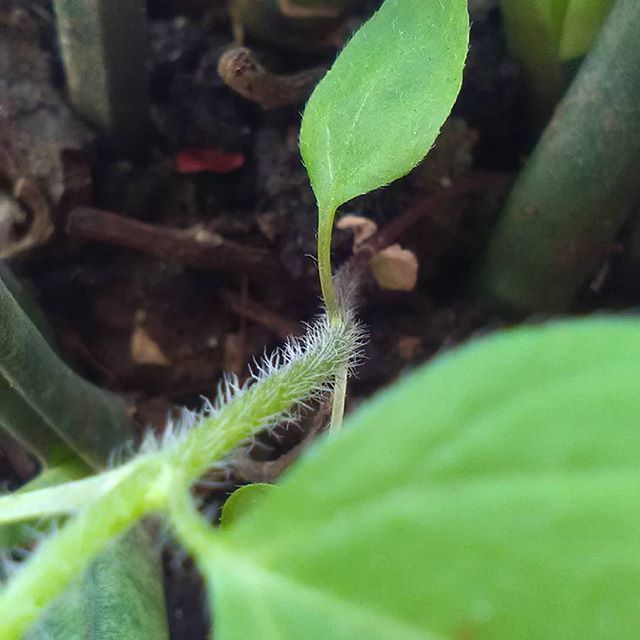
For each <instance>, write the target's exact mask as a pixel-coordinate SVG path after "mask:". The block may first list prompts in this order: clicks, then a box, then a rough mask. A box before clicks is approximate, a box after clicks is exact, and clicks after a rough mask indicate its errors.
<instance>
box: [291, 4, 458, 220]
mask: <svg viewBox="0 0 640 640" xmlns="http://www.w3.org/2000/svg"><path fill="white" fill-rule="evenodd" d="M468 38H469V19H468V15H467V3H466V0H448V1H447V2H442V1H441V0H386V2H384V4H383V5H382V8H381V9H380V10H379V11H378V12H377V13H376V14H375V15H374V16H373V17H372V18H371V19H370V20H369V21H368V22H367V23H366V24H365V25H364V26H363V27H362V28H361V29H360V30H359V31H358V32H357V33H356V34H355V36H354V37H353V39H352V40H351V42H349V44H348V45H347V46H346V48H345V49H344V51H342V53H341V54H340V56H339V57H338V59H337V60H336V62H335V64H334V65H333V67H332V68H331V70H330V71H329V72H328V73H327V75H326V76H325V77H324V79H323V80H322V82H320V84H319V85H318V87H317V88H316V90H315V91H314V93H313V95H312V96H311V99H310V100H309V103H308V104H307V107H306V109H305V113H304V118H303V121H302V129H301V132H300V147H301V152H302V156H303V158H304V161H305V164H306V166H307V170H308V172H309V177H310V178H311V184H312V185H313V189H314V191H315V193H316V197H317V199H318V204H319V206H320V209H321V210H322V211H329V210H335V208H336V207H338V206H340V205H341V204H343V203H345V202H347V201H348V200H351V199H352V198H354V197H356V196H358V195H361V194H363V193H367V192H368V191H372V190H373V189H376V188H378V187H381V186H383V185H385V184H388V183H389V182H391V181H393V180H395V179H397V178H400V177H401V176H403V175H405V174H407V173H408V172H409V171H410V170H411V169H412V168H413V167H414V166H415V165H416V164H418V162H420V161H421V160H422V159H423V158H424V156H425V155H426V154H427V152H428V151H429V149H430V148H431V145H433V143H434V141H435V139H436V136H437V135H438V132H439V131H440V127H441V126H442V124H443V122H444V121H445V119H446V117H447V116H448V115H449V112H450V111H451V107H452V106H453V103H454V101H455V99H456V97H457V95H458V92H459V91H460V86H461V84H462V69H463V66H464V61H465V57H466V54H467V46H468Z"/></svg>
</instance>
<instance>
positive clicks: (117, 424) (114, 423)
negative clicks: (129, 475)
mask: <svg viewBox="0 0 640 640" xmlns="http://www.w3.org/2000/svg"><path fill="white" fill-rule="evenodd" d="M0 426H2V427H4V428H5V429H6V430H8V431H9V432H10V433H11V434H12V435H13V436H14V437H16V438H17V439H18V440H20V441H21V442H22V443H23V444H24V445H25V446H27V447H28V448H30V449H31V450H32V451H34V452H35V453H36V454H37V455H38V456H39V457H40V459H41V460H42V461H43V462H44V463H45V464H51V465H56V464H61V463H62V464H64V463H67V462H68V461H69V460H71V459H72V458H73V457H75V456H78V457H80V458H81V459H82V460H83V461H84V462H85V463H86V464H88V465H89V466H92V467H100V466H104V465H105V464H106V463H107V461H108V459H109V456H110V455H111V454H112V452H113V450H114V448H115V447H117V446H119V445H122V443H124V442H126V441H127V440H128V439H129V438H130V437H131V432H130V430H129V419H128V417H127V415H126V414H125V411H124V408H123V406H122V405H121V403H120V402H119V400H117V399H116V397H115V396H112V395H111V394H109V393H107V392H105V391H102V390H101V389H98V388H97V387H95V386H94V385H92V384H90V383H89V382H87V381H86V380H83V379H82V378H80V377H79V376H78V375H77V374H75V373H74V372H73V371H72V370H71V369H70V368H69V367H68V366H67V365H66V364H65V363H64V362H62V360H60V358H59V357H58V355H57V354H56V353H55V352H54V351H53V350H52V348H51V347H50V345H49V344H48V343H47V341H46V340H45V339H44V338H43V336H42V334H41V333H40V331H38V329H36V327H35V326H34V324H33V323H32V322H31V320H30V319H29V317H28V316H27V314H26V313H25V311H24V310H23V308H22V307H21V306H20V304H18V302H17V301H16V299H15V298H14V296H13V295H12V294H11V292H10V291H9V289H8V288H7V286H6V285H5V283H4V281H3V280H2V278H1V277H0Z"/></svg>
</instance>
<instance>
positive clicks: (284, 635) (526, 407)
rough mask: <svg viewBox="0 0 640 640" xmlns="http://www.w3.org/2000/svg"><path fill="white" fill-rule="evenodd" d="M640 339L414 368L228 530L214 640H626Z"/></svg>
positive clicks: (586, 324)
mask: <svg viewBox="0 0 640 640" xmlns="http://www.w3.org/2000/svg"><path fill="white" fill-rule="evenodd" d="M639 421H640V323H638V322H637V321H633V320H604V319H600V320H589V321H580V322H573V323H563V324H557V325H553V326H548V327H540V328H529V329H522V330H517V331H512V332H508V333H505V334H502V335H499V336H496V337H493V338H490V339H486V340H483V341H480V342H478V343H476V344H473V345H472V346H469V347H466V348H464V349H462V350H460V351H457V352H455V353H453V354H450V355H448V356H446V357H444V358H442V359H440V360H439V361H438V362H436V363H434V364H432V365H430V366H428V367H426V368H424V369H423V370H421V371H420V372H418V373H417V374H415V375H413V376H412V377H410V378H409V379H407V380H405V381H404V382H403V383H402V384H400V385H398V386H396V387H394V388H393V389H391V390H389V391H387V392H385V393H384V394H382V395H380V396H379V397H378V399H377V400H375V401H374V402H371V403H370V404H368V405H367V406H366V407H365V408H364V409H363V410H361V411H360V412H359V413H357V414H356V415H355V416H354V417H353V418H352V419H351V421H350V424H349V426H348V428H346V431H345V432H344V434H343V435H342V436H341V437H340V438H337V439H335V440H332V441H328V442H325V443H324V444H323V445H321V446H319V447H317V448H315V449H314V450H313V451H312V452H311V453H310V454H309V455H308V456H307V457H306V459H304V460H303V461H302V462H301V463H300V464H299V465H298V466H297V467H296V468H295V469H294V470H293V472H291V473H290V474H289V475H288V477H287V478H286V479H285V481H284V482H283V483H282V486H281V488H280V490H279V491H274V492H271V494H270V495H268V496H265V499H264V502H262V503H261V504H260V505H257V507H256V508H255V509H254V510H252V511H251V512H249V513H247V514H246V515H245V517H243V518H241V519H239V520H238V521H237V523H234V525H232V526H231V527H229V529H227V530H226V531H223V532H222V534H221V535H222V537H221V543H222V548H217V550H216V552H215V553H212V555H211V557H210V562H209V563H207V566H206V567H205V569H206V571H207V574H208V577H209V579H210V584H211V585H212V586H213V596H212V600H213V604H214V606H215V622H216V635H215V638H216V640H241V639H242V640H244V639H246V638H252V640H267V639H269V640H272V639H276V638H277V639H278V640H299V639H300V638H305V640H326V639H327V638H331V639H332V640H347V639H348V640H360V639H361V640H408V639H416V640H418V639H427V638H449V639H451V640H454V639H460V638H473V639H474V640H489V639H490V640H514V639H515V638H518V639H519V640H521V639H531V640H534V639H535V640H545V639H548V640H584V639H585V638H589V640H605V639H607V640H609V639H611V638H615V639H616V640H635V639H636V638H637V637H638V629H640V603H638V587H639V585H640V425H639Z"/></svg>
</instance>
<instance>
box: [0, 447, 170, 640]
mask: <svg viewBox="0 0 640 640" xmlns="http://www.w3.org/2000/svg"><path fill="white" fill-rule="evenodd" d="M146 462H147V463H148V464H141V463H140V462H138V464H140V467H139V470H138V473H136V474H135V475H134V476H133V477H131V478H130V479H129V481H128V482H127V483H126V488H125V484H124V483H123V485H122V487H121V490H119V491H113V492H111V493H109V494H108V495H107V496H105V497H104V498H102V499H101V500H99V501H97V502H96V503H94V504H93V505H92V506H90V507H89V508H87V509H86V510H85V511H83V512H82V513H81V514H79V515H78V516H76V518H74V519H73V520H72V521H71V522H69V523H68V524H67V525H66V526H65V527H64V528H63V529H62V530H61V531H60V532H59V533H58V534H57V535H55V536H53V537H52V538H50V539H48V540H46V541H45V542H43V543H42V545H41V546H40V548H39V549H38V551H37V552H36V555H35V556H34V557H33V559H32V560H31V561H30V562H28V563H27V564H26V566H25V567H24V568H23V569H22V570H21V571H20V572H19V573H18V574H17V575H16V576H15V578H14V579H13V580H12V581H11V582H10V583H9V585H8V586H7V587H6V589H4V590H3V591H2V592H1V593H0V637H2V639H3V640H21V638H22V636H23V634H24V633H25V631H26V630H27V628H28V627H29V626H30V625H31V624H32V623H33V622H34V621H35V620H36V619H37V618H38V617H39V616H40V615H41V614H42V612H43V611H44V609H45V608H46V607H47V606H48V605H49V604H50V603H51V602H52V601H53V599H54V598H55V597H57V596H58V595H59V594H60V593H62V591H63V590H64V589H65V588H66V586H67V585H68V584H69V583H70V582H71V581H72V580H73V579H74V578H75V577H76V576H78V575H79V574H80V573H81V572H82V571H83V570H84V569H86V568H87V566H88V565H89V563H90V562H91V560H93V559H94V558H95V557H96V556H97V555H98V554H99V553H100V552H101V551H102V550H103V549H104V548H105V546H106V545H107V543H108V542H109V540H111V539H112V538H114V537H115V536H117V535H118V534H120V533H122V532H123V531H124V530H125V529H127V528H128V527H130V526H131V525H132V524H133V523H135V522H136V521H137V520H139V519H140V518H142V517H143V516H144V515H146V514H148V513H150V512H151V511H155V510H157V509H160V508H161V507H162V506H163V505H164V504H165V501H166V496H167V495H168V493H169V491H170V487H169V486H168V485H167V481H168V479H169V476H168V474H167V473H166V465H165V464H164V461H156V459H154V458H148V459H147V460H146ZM156 462H158V463H159V464H156Z"/></svg>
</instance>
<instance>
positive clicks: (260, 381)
mask: <svg viewBox="0 0 640 640" xmlns="http://www.w3.org/2000/svg"><path fill="white" fill-rule="evenodd" d="M358 343H359V332H358V328H357V326H356V325H355V324H354V323H353V322H352V320H351V317H350V314H346V315H340V316H336V317H335V318H334V319H333V321H329V320H328V319H327V318H324V317H323V318H322V319H321V320H319V321H318V322H317V323H316V324H314V325H312V326H311V327H310V328H309V331H308V333H307V335H306V336H305V337H304V338H303V339H298V340H291V341H290V342H289V344H288V345H287V347H286V348H285V349H284V350H282V351H281V352H277V353H276V354H275V355H274V356H272V357H271V358H269V359H267V361H266V362H265V363H264V364H263V365H259V366H258V372H257V375H256V380H255V383H254V384H252V385H250V386H248V387H245V388H242V389H235V388H234V387H233V385H228V386H227V388H226V389H225V390H224V397H223V398H222V404H221V406H220V407H217V408H216V407H214V408H213V409H212V411H211V412H210V414H209V415H208V416H207V417H205V418H204V419H203V420H202V421H201V422H200V423H199V424H198V425H197V426H195V427H194V428H193V429H192V430H191V431H188V432H185V433H181V432H180V431H178V432H177V433H175V434H172V435H170V436H168V437H167V438H166V439H165V440H164V441H163V442H162V443H161V445H160V446H159V448H157V450H155V451H153V450H152V451H149V452H148V453H146V454H144V455H141V456H139V457H137V458H134V459H133V460H132V461H131V462H129V463H127V465H124V466H123V467H122V469H125V468H126V467H127V466H131V467H132V468H131V470H130V471H129V472H127V473H123V479H122V481H121V482H120V483H118V484H117V485H116V486H115V487H113V488H112V489H111V491H110V492H109V493H107V494H106V495H103V496H102V497H100V498H99V499H97V500H96V501H95V502H94V503H93V504H92V505H91V506H90V507H88V508H87V509H85V510H84V511H82V512H81V513H80V514H79V515H77V516H76V517H75V518H74V519H72V520H71V521H70V522H69V523H68V524H67V525H65V527H64V528H63V529H62V530H61V531H60V533H59V534H57V535H54V536H53V537H51V538H50V539H48V540H46V541H44V542H43V544H42V545H41V546H40V548H39V549H38V551H37V552H36V553H35V554H34V556H33V557H32V558H31V559H30V561H29V562H28V563H27V564H26V566H25V567H24V568H23V569H22V570H21V571H20V572H19V573H18V574H17V575H16V576H15V577H14V579H13V580H12V581H11V582H10V583H9V585H8V586H7V587H6V588H5V589H4V590H3V591H1V592H0V637H2V639H3V640H20V638H22V635H23V634H24V632H25V631H26V630H27V628H28V627H29V626H30V624H31V623H33V622H34V621H35V619H36V618H38V616H39V615H40V614H41V613H42V611H43V609H44V608H45V607H46V606H47V605H49V604H50V603H51V602H52V601H53V599H54V598H55V597H56V596H58V595H59V594H60V593H61V592H62V591H63V590H64V589H65V588H66V587H67V585H68V584H69V583H70V581H71V580H73V579H74V578H75V577H76V576H78V575H79V574H80V573H81V572H82V571H83V570H84V569H85V568H86V567H87V566H88V564H89V563H90V562H91V560H92V559H93V558H94V557H95V556H96V555H97V554H98V553H100V552H101V551H102V550H103V549H104V548H105V546H106V544H107V543H108V541H109V540H110V539H111V538H113V537H114V536H116V535H118V534H119V533H121V532H123V531H124V530H125V529H127V528H128V527H129V526H131V525H132V524H133V523H134V522H135V521H137V520H139V519H140V518H142V517H144V516H145V515H147V514H148V513H151V512H155V511H163V510H166V509H167V505H168V500H169V497H170V496H171V495H172V492H173V491H174V490H177V489H176V487H175V485H176V482H177V483H178V485H183V486H184V485H185V484H186V485H188V483H190V482H193V481H194V480H196V479H197V478H198V477H199V476H200V475H201V474H202V473H203V472H204V471H206V470H207V469H208V468H209V467H210V466H211V465H212V464H215V463H216V462H219V461H220V460H221V459H222V458H224V456H226V455H227V454H229V453H230V452H231V451H232V450H233V449H234V448H236V447H237V446H238V445H239V444H240V443H242V442H243V441H246V440H247V439H248V438H250V437H251V436H252V435H254V434H255V433H256V432H257V431H259V430H260V429H261V428H263V427H265V426H269V425H271V424H275V423H276V422H279V421H281V420H282V419H285V418H287V416H288V412H289V411H290V410H291V407H292V405H294V404H296V403H298V402H301V401H303V400H304V399H305V398H308V397H310V396H313V395H315V394H320V393H323V392H326V391H327V390H328V388H329V383H330V381H331V379H332V378H333V377H334V376H335V375H336V372H337V371H340V370H342V369H343V368H347V367H348V366H349V362H350V361H351V359H352V357H353V356H354V354H355V351H356V349H357V346H358ZM179 488H180V487H178V489H179Z"/></svg>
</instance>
